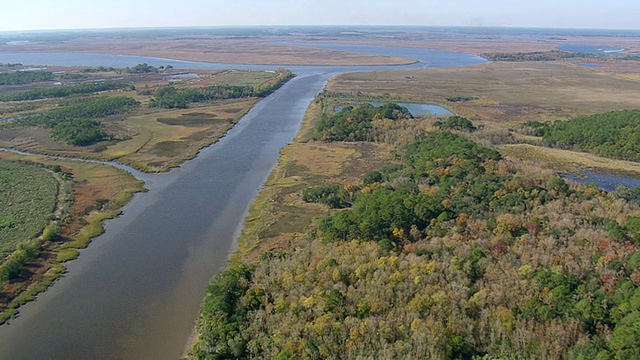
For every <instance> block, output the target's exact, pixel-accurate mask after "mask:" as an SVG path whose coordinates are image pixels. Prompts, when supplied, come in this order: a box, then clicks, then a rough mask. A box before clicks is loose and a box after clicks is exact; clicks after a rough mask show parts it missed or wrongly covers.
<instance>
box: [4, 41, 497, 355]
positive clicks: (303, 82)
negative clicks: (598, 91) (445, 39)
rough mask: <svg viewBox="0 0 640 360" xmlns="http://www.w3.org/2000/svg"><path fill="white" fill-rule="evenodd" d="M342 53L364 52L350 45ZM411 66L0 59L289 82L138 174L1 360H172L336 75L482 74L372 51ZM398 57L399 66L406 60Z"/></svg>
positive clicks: (440, 59)
mask: <svg viewBox="0 0 640 360" xmlns="http://www.w3.org/2000/svg"><path fill="white" fill-rule="evenodd" d="M349 49H350V50H351V51H360V52H365V50H369V49H368V48H367V47H358V46H356V45H354V46H351V47H350V48H349ZM376 51H377V53H378V54H386V55H391V56H399V57H408V58H413V59H416V60H419V62H418V63H416V64H412V65H408V66H387V67H382V66H378V67H372V66H362V67H353V66H352V67H339V66H338V67H336V66H247V65H230V64H210V63H198V62H189V61H176V60H169V59H159V58H151V57H140V56H119V55H102V54H56V53H51V54H20V53H0V62H5V63H16V62H19V63H24V64H38V65H83V66H98V65H103V66H114V67H125V66H134V65H136V64H139V63H143V62H146V63H148V64H150V65H154V66H160V65H169V64H170V65H172V66H174V67H175V68H180V69H223V68H254V69H273V68H277V67H286V68H289V69H292V71H294V72H295V73H296V74H298V76H297V77H296V78H294V79H292V80H291V81H289V82H288V83H286V84H285V85H284V86H283V87H281V88H280V89H279V90H277V91H276V92H274V93H273V94H271V95H269V96H268V97H267V98H265V99H263V100H262V101H260V102H259V103H257V104H256V106H255V107H254V108H253V109H252V110H251V111H250V112H249V113H248V114H247V115H246V116H245V117H244V118H242V120H241V121H240V122H239V123H238V124H237V125H236V126H235V127H234V128H233V129H231V130H230V131H229V132H228V134H227V135H226V136H224V137H223V138H222V139H221V140H220V141H219V142H218V143H216V144H214V145H212V146H210V147H208V148H206V149H204V150H203V151H202V152H201V153H200V154H199V155H198V156H197V157H196V158H195V159H193V160H191V161H188V162H186V163H185V164H183V165H182V166H180V167H178V168H176V169H173V170H172V171H170V172H169V173H166V174H150V175H146V174H145V175H144V178H145V181H146V182H147V186H148V188H149V189H150V191H149V192H147V193H143V194H138V195H136V196H135V197H134V198H133V200H132V201H131V202H130V203H129V204H128V205H126V206H125V208H124V212H123V214H122V215H121V216H120V217H118V218H116V219H114V220H112V221H110V222H109V223H108V224H107V226H106V231H105V233H104V234H103V235H101V236H99V237H98V238H96V239H94V241H93V242H92V243H91V245H90V246H89V247H88V248H87V249H85V250H82V251H81V253H80V257H79V258H78V259H77V260H74V261H72V262H71V263H69V264H68V272H67V274H66V275H65V276H64V277H63V278H62V279H60V280H59V281H57V282H56V283H55V284H54V285H53V286H52V287H51V288H50V289H49V290H47V291H46V292H44V293H42V294H40V295H38V298H37V300H36V301H33V302H30V303H28V304H26V305H24V306H22V307H21V309H20V316H19V317H18V318H16V319H12V320H11V321H10V322H9V324H5V325H3V326H0V359H128V358H131V359H177V358H179V357H180V355H181V354H182V353H183V351H184V349H185V344H186V343H187V342H188V338H189V336H190V335H191V332H192V330H193V327H194V324H195V321H196V319H197V316H198V309H199V306H200V303H201V301H202V299H203V296H204V292H205V288H206V286H207V284H208V281H209V279H210V277H211V276H212V275H213V274H214V273H215V272H216V271H219V270H220V269H222V268H224V267H225V266H226V260H227V258H228V255H229V254H230V252H231V251H232V250H233V246H234V240H235V238H236V237H237V235H238V233H239V231H240V229H241V226H242V221H243V218H244V216H245V214H246V212H247V210H248V208H249V205H250V204H251V202H252V200H253V199H254V197H255V196H256V194H257V192H258V191H259V189H260V187H261V186H262V184H263V183H264V181H265V179H266V178H267V176H268V174H269V172H270V171H271V170H272V169H273V167H274V166H275V164H276V162H277V160H278V157H279V152H280V149H281V148H282V147H283V146H284V145H286V144H287V143H289V142H290V141H291V140H292V139H293V137H294V136H295V135H296V133H297V132H298V130H299V128H300V124H301V121H302V118H303V117H304V113H305V110H306V108H307V106H308V105H309V103H310V102H311V101H312V100H313V98H314V96H315V95H316V94H317V93H318V92H319V91H320V90H322V89H323V87H324V85H325V84H326V82H327V81H328V79H329V78H331V77H332V76H334V75H337V74H339V73H343V72H346V71H366V70H373V69H398V68H423V67H453V66H469V65H475V64H481V63H484V62H485V61H484V60H483V59H482V58H480V57H477V56H473V55H467V54H461V53H454V52H447V51H438V50H428V49H411V48H399V47H379V48H377V49H376ZM405 55H406V56H405Z"/></svg>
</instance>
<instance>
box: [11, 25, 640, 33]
mask: <svg viewBox="0 0 640 360" xmlns="http://www.w3.org/2000/svg"><path fill="white" fill-rule="evenodd" d="M287 27H297V28H304V27H306V28H309V27H318V28H358V27H360V28H439V29H447V28H451V29H520V30H564V31H570V30H577V31H587V30H590V31H624V32H633V31H640V28H637V29H631V28H589V27H545V26H500V25H494V26H473V25H406V24H384V25H378V24H375V25H372V24H342V25H340V24H331V25H323V24H279V25H275V24H269V25H260V24H254V25H175V26H172V25H169V26H130V27H97V28H56V29H21V30H1V29H0V34H8V33H12V34H21V33H54V32H69V31H72V32H80V31H86V32H99V31H131V30H134V31H145V30H188V29H242V28H287Z"/></svg>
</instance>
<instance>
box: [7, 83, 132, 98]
mask: <svg viewBox="0 0 640 360" xmlns="http://www.w3.org/2000/svg"><path fill="white" fill-rule="evenodd" d="M128 86H129V85H127V84H122V83H114V82H98V83H86V84H77V85H64V86H58V87H54V88H49V89H32V90H27V91H22V92H19V93H15V94H10V95H5V96H2V97H0V101H25V100H37V99H47V98H58V97H66V96H69V95H76V94H92V93H96V92H100V91H108V90H117V89H122V88H124V87H128Z"/></svg>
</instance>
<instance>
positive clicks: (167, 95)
mask: <svg viewBox="0 0 640 360" xmlns="http://www.w3.org/2000/svg"><path fill="white" fill-rule="evenodd" d="M293 77H294V75H293V74H292V73H291V72H290V71H289V70H278V75H277V76H276V78H275V79H274V80H272V81H267V82H265V83H264V84H261V85H258V86H249V85H244V86H241V85H211V86H207V87H204V88H200V89H193V88H192V89H178V88H175V87H173V86H166V87H162V88H159V89H158V90H156V92H155V94H154V98H153V99H151V101H150V103H149V106H151V107H161V108H165V109H185V108H187V106H188V105H189V104H190V103H194V102H204V101H212V100H225V99H240V98H249V97H265V96H267V95H269V94H271V93H272V92H274V91H275V90H277V89H278V88H280V86H282V85H283V84H284V83H286V82H287V81H289V80H290V79H291V78H293Z"/></svg>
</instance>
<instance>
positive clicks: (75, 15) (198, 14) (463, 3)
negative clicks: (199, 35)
mask: <svg viewBox="0 0 640 360" xmlns="http://www.w3.org/2000/svg"><path fill="white" fill-rule="evenodd" d="M3 2H4V4H2V5H0V31H16V30H53V29H92V28H122V27H126V28H130V27H181V26H242V25H411V26H503V27H542V28H592V29H640V21H638V19H640V1H639V0H385V1H383V0H106V1H103V0H100V1H96V0H17V1H14V0H7V1H3Z"/></svg>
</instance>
